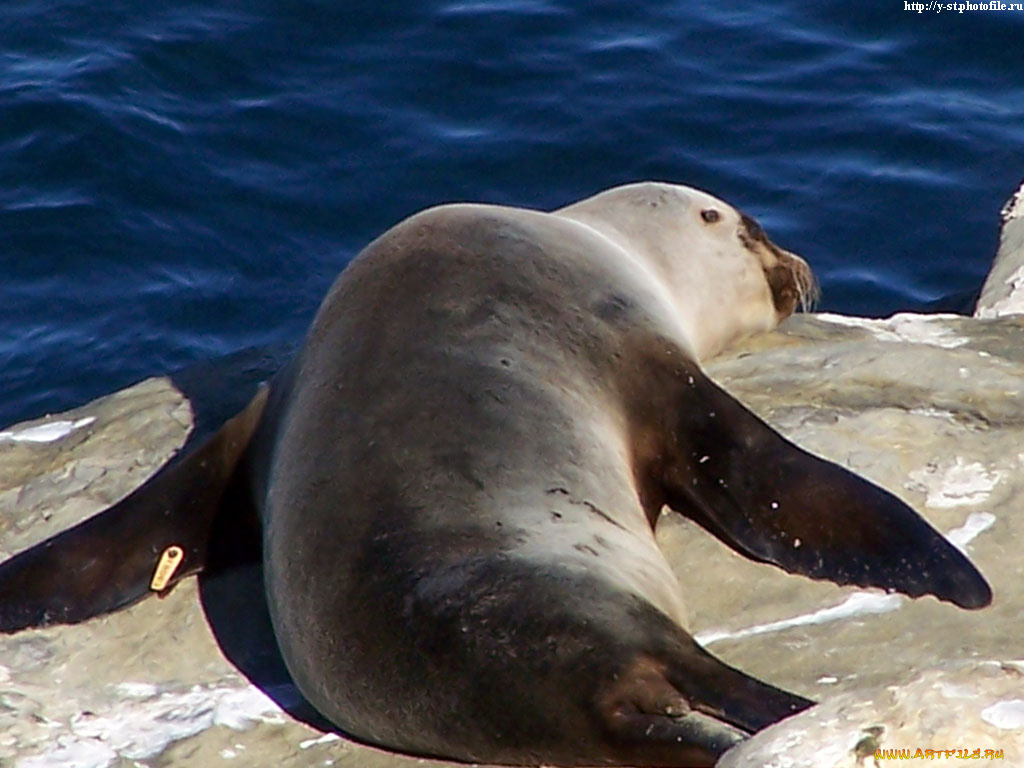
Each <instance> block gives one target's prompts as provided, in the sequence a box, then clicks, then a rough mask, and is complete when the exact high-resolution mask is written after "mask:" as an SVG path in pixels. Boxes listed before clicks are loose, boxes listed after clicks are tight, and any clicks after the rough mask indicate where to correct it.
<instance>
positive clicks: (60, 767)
mask: <svg viewBox="0 0 1024 768" xmlns="http://www.w3.org/2000/svg"><path fill="white" fill-rule="evenodd" d="M150 689H152V691H150ZM115 690H117V692H118V693H119V694H120V695H121V697H122V698H121V699H120V700H119V701H117V702H116V703H115V704H114V705H113V706H111V707H110V708H108V709H107V710H106V711H103V712H94V713H85V712H82V713H79V714H77V715H75V716H74V717H72V718H71V721H70V723H69V725H68V728H69V729H70V733H65V734H61V735H60V736H59V737H58V738H57V744H56V747H55V748H54V749H51V750H50V751H49V752H44V753H43V754H40V755H36V756H33V757H28V758H25V759H23V760H21V761H19V762H18V764H17V768H43V767H44V766H52V767H53V768H106V766H108V765H110V764H111V763H112V762H113V761H114V760H115V759H117V758H118V757H121V758H125V759H128V760H146V759H148V758H151V757H154V756H156V755H159V754H160V753H161V752H163V751H164V749H166V748H167V746H168V745H169V744H170V743H172V742H174V741H178V740H180V739H186V738H188V737H190V736H194V735H195V734H197V733H199V732H200V731H204V730H206V729H207V728H210V727H211V726H214V725H223V726H225V727H228V728H232V729H234V730H244V729H246V728H249V727H250V726H252V725H254V724H256V723H261V722H263V723H280V722H284V719H283V717H282V715H281V710H280V708H279V707H278V706H277V704H275V703H274V702H273V701H272V700H271V699H269V698H268V697H267V696H266V695H265V694H264V693H263V692H262V691H260V690H259V689H258V688H256V687H255V686H251V685H250V686H247V687H245V688H229V687H218V688H206V687H203V686H198V685H197V686H193V687H192V688H191V689H190V690H189V691H187V692H185V693H177V692H165V693H157V691H156V689H155V688H154V687H152V686H149V685H148V684H147V683H121V684H119V685H117V686H115Z"/></svg>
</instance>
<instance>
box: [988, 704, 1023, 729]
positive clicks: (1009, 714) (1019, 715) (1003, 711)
mask: <svg viewBox="0 0 1024 768" xmlns="http://www.w3.org/2000/svg"><path fill="white" fill-rule="evenodd" d="M981 719H982V720H984V721H985V722H986V723H988V724H989V725H994V726H995V727H996V728H999V729H1000V730H1004V731H1009V730H1015V729H1017V728H1024V699H1009V700H1007V701H997V702H996V703H995V704H993V705H992V706H990V707H986V708H985V709H983V710H982V711H981Z"/></svg>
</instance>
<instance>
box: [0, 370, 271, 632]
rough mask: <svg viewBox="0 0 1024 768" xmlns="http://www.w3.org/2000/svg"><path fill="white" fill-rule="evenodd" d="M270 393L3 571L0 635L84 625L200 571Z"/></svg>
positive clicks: (259, 396)
mask: <svg viewBox="0 0 1024 768" xmlns="http://www.w3.org/2000/svg"><path fill="white" fill-rule="evenodd" d="M267 394H268V388H267V387H266V386H262V387H261V388H260V389H259V390H258V391H257V394H256V395H255V396H254V397H253V398H252V400H251V401H250V402H249V404H248V405H247V406H246V407H245V408H244V409H243V410H242V411H241V412H240V413H238V414H237V415H235V416H234V417H232V418H230V419H228V420H227V422H225V423H224V425H223V426H222V427H221V428H220V430H219V431H217V432H216V433H214V434H213V435H212V436H211V437H208V438H207V439H206V440H205V442H203V443H202V444H201V445H200V446H199V447H198V448H196V449H195V450H194V451H191V452H189V453H187V454H186V455H184V456H182V457H180V458H176V459H175V460H172V461H171V462H169V463H168V464H167V465H165V466H164V467H163V468H162V469H161V470H160V471H159V472H157V473H156V474H155V475H154V476H153V477H152V478H150V479H149V480H148V481H147V482H145V483H144V484H143V485H141V486H140V487H139V488H136V489H135V490H134V491H133V492H132V493H130V494H129V495H128V496H126V497H125V498H124V499H122V500H121V501H119V502H118V503H117V504H115V505H114V506H112V507H110V508H109V509H106V510H104V511H103V512H100V513H99V514H98V515H95V516H94V517H91V518H89V519H88V520H85V521H84V522H82V523H79V524H78V525H76V526H74V527H73V528H70V529H68V530H66V531H64V532H63V533H61V534H59V535H57V536H54V537H53V538H51V539H48V540H47V541H44V542H42V543H41V544H38V545H36V546H35V547H32V548H31V549H28V550H25V551H24V552H21V553H20V554H18V555H15V556H14V557H12V558H10V559H9V560H7V561H6V562H4V563H0V632H14V631H17V630H19V629H24V628H26V627H32V626H40V625H46V624H54V623H76V622H79V621H83V620H85V619H87V618H89V617H91V616H96V615H98V614H101V613H106V612H108V611H112V610H114V609H116V608H120V607H122V606H124V605H127V604H129V603H132V602H134V601H136V600H138V599H140V598H142V597H144V596H145V595H147V594H149V593H151V592H158V593H159V592H164V591H166V590H167V589H169V588H170V587H171V586H172V585H173V584H174V583H175V582H177V581H179V580H180V579H182V578H183V577H185V576H187V575H189V574H191V573H195V572H196V571H198V570H200V569H201V568H202V567H203V566H204V564H205V562H206V557H207V550H208V545H209V543H210V531H211V528H212V527H213V526H214V523H215V520H216V519H217V516H218V513H219V512H220V502H221V497H222V496H223V494H224V491H225V489H226V488H227V487H228V484H229V482H230V481H231V478H232V475H233V473H234V469H235V467H236V466H237V464H238V462H239V460H240V459H241V457H242V455H243V454H244V452H245V449H246V447H247V445H248V443H249V440H250V438H251V437H252V434H253V432H254V431H255V429H256V427H257V426H258V425H259V423H260V418H261V417H262V415H263V411H264V408H265V406H266V402H267Z"/></svg>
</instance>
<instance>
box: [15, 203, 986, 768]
mask: <svg viewBox="0 0 1024 768" xmlns="http://www.w3.org/2000/svg"><path fill="white" fill-rule="evenodd" d="M813 292H814V282H813V278H812V276H811V273H810V270H809V269H808V267H807V265H806V264H805V263H804V262H803V261H802V260H801V259H799V258H798V257H796V256H794V255H793V254H790V253H788V252H786V251H783V250H782V249H780V248H778V247H777V246H775V245H774V244H772V243H771V242H770V241H769V240H768V238H767V237H766V236H765V234H764V232H763V231H762V230H761V228H760V227H759V226H758V225H757V224H756V222H754V221H753V220H752V219H750V218H749V217H747V216H745V215H743V214H742V213H740V212H738V211H736V210H735V209H733V208H732V207H731V206H729V205H727V204H726V203H724V202H722V201H721V200H718V199H717V198H714V197H712V196H710V195H708V194H706V193H703V192H700V191H698V190H693V189H690V188H687V187H682V186H677V185H670V184H656V183H645V184H636V185H628V186H625V187H619V188H616V189H613V190H609V191H607V192H604V193H601V194H599V195H597V196H595V197H593V198H589V199H587V200H584V201H582V202H580V203H576V204H574V205H571V206H569V207H567V208H564V209H562V210H560V211H556V212H554V213H542V212H538V211H528V210H522V209H514V208H505V207H500V206H487V205H467V204H460V205H451V206H442V207H439V208H434V209H430V210H428V211H425V212H423V213H420V214H417V215H415V216H413V217H411V218H410V219H407V220H406V221H404V222H402V223H400V224H398V225H396V226H395V227H394V228H392V229H391V230H389V231H388V232H386V233H385V234H384V235H382V236H381V237H380V238H378V239H377V240H375V241H374V242H373V243H371V244H370V245H369V246H367V248H366V249H365V250H364V251H363V252H362V253H361V254H360V255H359V256H358V257H357V258H356V259H355V260H354V261H353V262H352V263H351V264H350V265H349V266H348V267H347V268H346V269H345V270H344V272H343V273H342V275H341V276H340V277H339V278H338V280H337V282H336V283H335V284H334V286H333V287H332V288H331V290H330V292H329V294H328V296H327V297H326V299H325V300H324V302H323V304H322V305H321V307H320V310H319V312H318V313H317V316H316V318H315V320H314V322H313V325H312V327H311V329H310V331H309V334H308V335H307V337H306V340H305V343H304V345H303V347H302V349H301V350H300V352H299V354H298V356H297V357H296V358H295V359H294V360H293V361H292V362H291V364H290V365H289V366H288V367H287V368H286V369H285V370H284V371H282V372H281V373H280V374H278V376H277V377H275V378H274V380H273V381H272V382H271V384H270V387H269V392H268V391H267V390H266V389H263V390H261V391H259V392H257V393H256V394H255V396H254V397H252V399H251V401H250V402H249V405H247V406H246V407H245V408H243V409H242V410H241V411H240V412H239V413H237V414H236V415H235V416H234V417H232V418H231V419H229V420H228V421H227V422H225V424H224V426H223V427H222V428H221V429H220V430H219V431H218V432H217V433H216V434H215V435H213V436H212V437H211V438H209V439H208V440H206V441H205V442H204V443H203V444H202V445H201V446H200V447H199V448H197V449H196V450H194V451H191V452H190V453H188V454H187V455H185V456H183V457H182V458H181V459H180V460H179V461H177V462H176V463H174V464H172V465H169V466H168V467H167V468H166V469H165V470H163V471H161V472H160V473H159V474H158V475H156V476H155V477H154V478H153V479H152V480H150V481H148V482H147V483H146V484H145V485H144V486H142V487H141V488H140V489H138V490H137V491H136V492H135V493H133V494H132V495H131V496H129V497H128V498H126V499H125V500H123V501H122V502H119V503H118V504H117V505H115V506H114V507H112V508H110V509H109V510H107V511H105V512H104V513H102V514H101V515H99V516H97V517H95V518H92V519H91V520H88V521H86V522H84V523H82V524H81V525H79V526H78V527H76V528H74V529H70V530H69V531H66V532H65V533H63V534H61V535H59V536H58V537H55V538H54V539H52V540H51V541H49V542H47V543H45V544H44V545H40V546H39V547H36V548H34V549H32V550H28V551H26V552H24V553H21V554H19V555H17V556H16V557H14V558H12V559H11V560H9V561H7V562H6V563H3V564H2V565H0V629H3V630H6V631H14V630H16V629H19V628H22V627H25V626H31V625H35V624H41V623H50V622H52V621H79V620H82V619H84V618H87V617H88V616H90V615H94V614H96V613H98V612H102V611H107V610H113V609H114V608H116V607H119V606H121V605H124V604H126V603H128V602H130V601H131V600H134V599H138V598H139V597H141V596H143V595H144V594H146V592H147V589H149V586H148V585H149V584H150V583H151V582H150V575H151V573H152V569H153V567H154V566H153V564H154V562H155V557H156V555H157V553H160V552H165V551H166V548H167V547H169V546H174V547H178V548H179V549H180V550H182V551H183V552H184V561H183V562H184V565H183V566H182V567H181V568H180V569H179V570H178V571H177V572H176V573H175V575H174V579H179V578H181V577H182V576H184V575H186V574H188V573H190V572H195V571H196V570H198V569H200V568H202V567H203V566H204V564H205V563H206V560H207V556H208V553H209V551H210V550H211V548H212V547H213V546H214V544H215V543H216V541H215V540H216V539H219V538H223V537H224V536H223V533H222V532H223V531H225V530H233V529H232V527H231V525H225V524H224V520H225V519H226V515H228V511H229V510H231V509H232V508H233V507H234V506H236V504H235V503H234V502H235V501H236V500H237V499H236V496H238V497H251V500H252V501H253V502H254V504H255V507H256V509H257V511H258V514H259V517H260V520H261V525H262V541H263V546H262V551H263V563H264V576H265V582H266V590H267V601H268V606H269V609H270V614H271V619H272V622H273V625H274V631H275V634H276V637H277V640H278V644H279V646H280V649H281V652H282V655H283V657H284V660H285V662H286V664H287V666H288V669H289V671H290V672H291V674H292V676H293V678H294V680H295V682H296V684H297V685H298V687H299V689H300V690H301V691H302V693H303V694H304V695H305V696H306V697H307V698H308V699H309V701H310V702H311V703H312V704H313V705H314V706H315V707H316V708H317V709H318V710H319V711H320V712H321V713H322V714H324V715H325V716H326V717H327V718H328V719H329V720H331V722H333V723H334V724H335V725H336V726H338V727H339V728H340V729H342V730H343V731H345V732H346V733H348V734H350V735H352V736H355V737H357V738H360V739H362V740H365V741H369V742H372V743H374V744H378V745H381V746H384V747H389V748H393V749H399V750H403V751H407V752H411V753H414V754H420V755H434V756H440V757H447V758H453V759H457V760H464V761H477V762H498V763H509V764H523V765H539V764H558V765H601V764H613V765H665V766H669V765H672V766H710V765H713V764H714V762H715V760H716V759H717V757H718V756H719V755H720V754H721V753H722V752H723V751H724V750H725V749H727V748H728V747H729V746H730V745H732V744H734V743H736V742H737V741H738V740H739V739H741V738H743V736H744V735H745V734H746V733H748V732H751V731H755V730H757V729H759V728H761V727H764V726H766V725H768V724H770V723H772V722H775V721H776V720H779V719H781V718H782V717H785V716H787V715H788V714H790V713H792V712H794V711H797V710H799V709H802V708H804V707H806V706H809V704H810V702H809V701H808V700H806V699H803V698H802V697H799V696H796V695H793V694H789V693H786V692H784V691H781V690H779V689H776V688H773V687H772V686H770V685H767V684H765V683H762V682H759V681H757V680H754V679H753V678H750V677H747V676H746V675H744V674H742V673H741V672H739V671H737V670H735V669H733V668H731V667H729V666H727V665H725V664H723V663H722V662H720V661H718V660H717V659H715V658H714V657H712V656H711V655H710V654H708V653H707V652H705V651H704V650H703V649H701V648H700V647H699V646H698V645H697V644H696V643H695V642H694V640H693V639H692V638H691V637H690V635H689V634H688V633H687V632H686V630H685V628H684V626H685V609H684V604H683V599H682V596H681V594H680V589H679V585H678V583H677V581H676V579H675V577H674V575H673V573H672V570H671V569H670V568H669V565H668V563H667V562H666V561H665V559H664V557H663V555H662V553H661V551H660V550H659V549H658V546H657V544H656V542H655V538H654V528H655V525H656V523H657V520H658V517H659V515H660V513H661V511H662V509H663V507H665V506H668V507H669V508H671V509H673V510H675V511H677V512H680V513H682V514H684V515H686V516H688V517H690V518H692V519H693V520H695V521H697V522H698V523H700V524H701V525H702V526H704V527H705V528H707V529H708V530H709V531H711V532H712V533H713V534H714V535H716V536H717V537H719V538H720V539H721V540H722V541H724V542H726V543H727V544H729V545H730V546H732V547H733V548H735V549H737V550H738V551H740V552H742V553H743V554H745V555H747V556H748V557H750V558H752V559H755V560H759V561H763V562H769V563H773V564H776V565H778V566H780V567H783V568H785V569H787V570H789V571H791V572H794V573H801V574H804V575H807V576H811V577H814V578H827V579H830V580H832V581H835V582H837V583H841V584H859V585H871V586H880V587H884V588H887V589H899V590H901V591H903V592H906V593H907V594H909V595H912V596H918V595H922V594H925V593H931V594H934V595H936V596H937V597H939V598H940V599H944V600H950V601H953V602H955V603H957V604H958V605H961V606H965V607H971V608H976V607H980V606H983V605H986V604H987V603H988V602H989V601H990V599H991V592H990V590H989V588H988V586H987V584H986V583H985V581H984V579H983V578H982V577H981V575H980V574H979V573H978V572H977V571H976V570H975V569H974V568H973V566H972V565H971V564H970V563H969V562H968V561H967V560H966V558H965V557H964V556H963V555H962V554H961V553H960V552H958V551H957V550H956V549H955V548H954V547H952V546H951V545H950V544H949V543H948V542H946V541H945V540H944V539H943V538H942V537H941V535H939V534H938V533H937V532H936V531H935V530H934V529H932V528H931V527H930V526H929V525H928V524H927V523H926V522H924V521H923V520H922V519H921V518H920V517H918V516H917V514H916V513H915V512H914V511H913V510H911V509H910V508H909V507H907V506H906V505H905V504H903V503H902V502H901V501H899V500H898V499H896V498H895V497H894V496H892V495H891V494H889V493H888V492H886V491H884V490H882V489H880V488H878V487H877V486H874V485H872V484H870V483H868V482H867V481H865V480H863V479H861V478H859V477H857V476H855V475H853V474H851V473H850V472H848V471H846V470H844V469H842V468H841V467H838V466H837V465H834V464H831V463H829V462H826V461H823V460H822V459H819V458H817V457H814V456H811V455H810V454H807V453H806V452H804V451H802V450H801V449H799V448H798V447H796V446H794V445H793V444H791V443H789V442H788V441H786V440H785V439H784V438H782V437H781V436H779V435H778V434H777V433H775V432H774V431H773V430H772V429H770V428H769V427H768V426H767V425H765V424H764V423H763V422H761V421H760V420H759V419H757V418H756V417H755V416H754V415H753V414H751V413H750V412H749V411H748V410H747V409H746V408H744V407H743V406H742V405H741V404H739V403H738V402H736V401H735V400H734V399H733V398H731V397H730V396H729V395H728V394H727V393H725V392H724V391H722V390H721V389H719V388H718V387H717V386H716V385H715V384H714V383H713V382H711V381H710V380H709V379H708V378H707V377H706V376H705V375H704V374H703V373H702V372H701V369H700V366H699V361H700V360H701V359H704V358H705V357H707V356H709V355H712V354H714V353H715V352H717V351H719V350H720V349H722V348H723V347H724V346H725V345H727V344H729V343H730V342H732V341H733V340H735V339H736V338H738V337H740V336H743V335H746V334H748V333H752V332H756V331H760V330H766V329H769V328H772V327H774V326H775V324H777V323H778V322H779V321H780V320H781V319H783V318H785V317H786V316H788V315H789V314H790V313H792V312H793V311H794V309H795V308H796V306H797V305H798V304H799V303H801V302H802V301H804V300H806V299H807V298H808V297H809V296H811V295H812V294H813ZM245 489H248V490H247V491H246V490H245ZM112 542H117V543H116V545H115V544H113V543H112ZM62 574H69V575H62ZM161 588H162V587H161Z"/></svg>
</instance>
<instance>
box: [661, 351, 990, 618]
mask: <svg viewBox="0 0 1024 768" xmlns="http://www.w3.org/2000/svg"><path fill="white" fill-rule="evenodd" d="M691 380H692V381H693V384H692V385H690V386H689V388H688V392H687V393H686V397H685V398H684V402H683V403H682V404H681V407H680V412H679V414H678V421H679V423H678V428H677V433H676V441H675V446H674V448H675V450H674V453H675V454H676V455H675V458H674V460H673V461H672V463H671V464H670V465H668V466H667V468H666V471H665V478H664V485H665V494H666V499H667V501H668V504H669V506H670V507H672V508H673V509H675V510H676V511H678V512H680V513H682V514H684V515H686V516H687V517H690V518H691V519H693V520H694V521H696V522H697V523H699V524H700V525H702V526H703V527H704V528H706V529H707V530H708V531H710V532H711V533H713V534H714V535H715V536H717V537H718V538H719V539H721V540H722V541H723V542H725V543H726V544H728V545H729V546H731V547H732V548H733V549H735V550H737V551H738V552H741V553H742V554H744V555H747V556H748V557H750V558H752V559H754V560H759V561H762V562H767V563H774V564H775V565H777V566H779V567H781V568H784V569H785V570H787V571H789V572H791V573H800V574H803V575H805V576H810V577H811V578H815V579H828V580H830V581H834V582H836V583H837V584H855V585H858V586H864V587H881V588H883V589H886V590H889V591H893V590H896V591H900V592H904V593H906V594H907V595H910V596H911V597H918V596H921V595H924V594H932V595H935V596H936V597H938V598H939V599H940V600H947V601H950V602H953V603H956V604H957V605H959V606H962V607H964V608H981V607H983V606H986V605H988V604H989V603H990V602H991V600H992V591H991V589H990V587H989V585H988V583H987V582H986V581H985V579H984V577H983V576H982V575H981V574H980V573H979V572H978V570H977V569H976V568H975V567H974V566H973V565H972V564H971V563H970V561H969V560H968V559H967V558H966V557H965V556H964V555H963V554H962V553H961V552H960V551H959V550H958V549H956V547H954V546H953V545H952V544H950V543H949V542H948V541H947V540H946V539H945V538H944V537H943V536H942V535H941V534H940V533H939V532H938V531H936V530H935V529H934V528H932V527H931V525H929V524H928V523H927V522H926V521H925V520H924V519H923V518H922V517H921V516H920V515H918V514H917V513H916V512H915V511H914V510H913V509H911V508H910V507H909V506H907V505H906V504H904V503H903V502H902V501H900V500H899V499H898V498H896V497H895V496H894V495H893V494H891V493H889V492H888V491H886V490H884V489H882V488H880V487H878V486H877V485H874V484H872V483H870V482H868V481H867V480H865V479H863V478H861V477H858V476H857V475H855V474H853V473H852V472H850V471H848V470H846V469H843V468H842V467H840V466H839V465H837V464H833V463H832V462H829V461H825V460H823V459H820V458H818V457H816V456H812V455H811V454H809V453H807V452H806V451H804V450H802V449H801V448H798V447H797V446H796V445H794V444H792V443H791V442H789V441H788V440H786V439H785V438H784V437H782V436H781V435H779V434H778V433H777V432H775V431H774V430H773V429H771V428H770V427H769V426H768V425H767V424H765V423H764V422H763V421H761V420H760V419H759V418H757V416H755V415H754V414H753V413H751V412H750V411H748V410H747V409H746V408H745V407H743V406H742V405H741V404H740V403H739V402H737V401H736V400H735V399H733V398H732V397H731V396H730V395H728V394H727V393H726V392H725V391H724V390H722V389H721V388H719V387H718V386H717V385H715V384H714V383H713V382H712V381H711V380H710V379H708V378H707V377H706V376H704V375H703V374H702V373H700V371H699V370H694V371H693V372H692V374H691Z"/></svg>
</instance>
